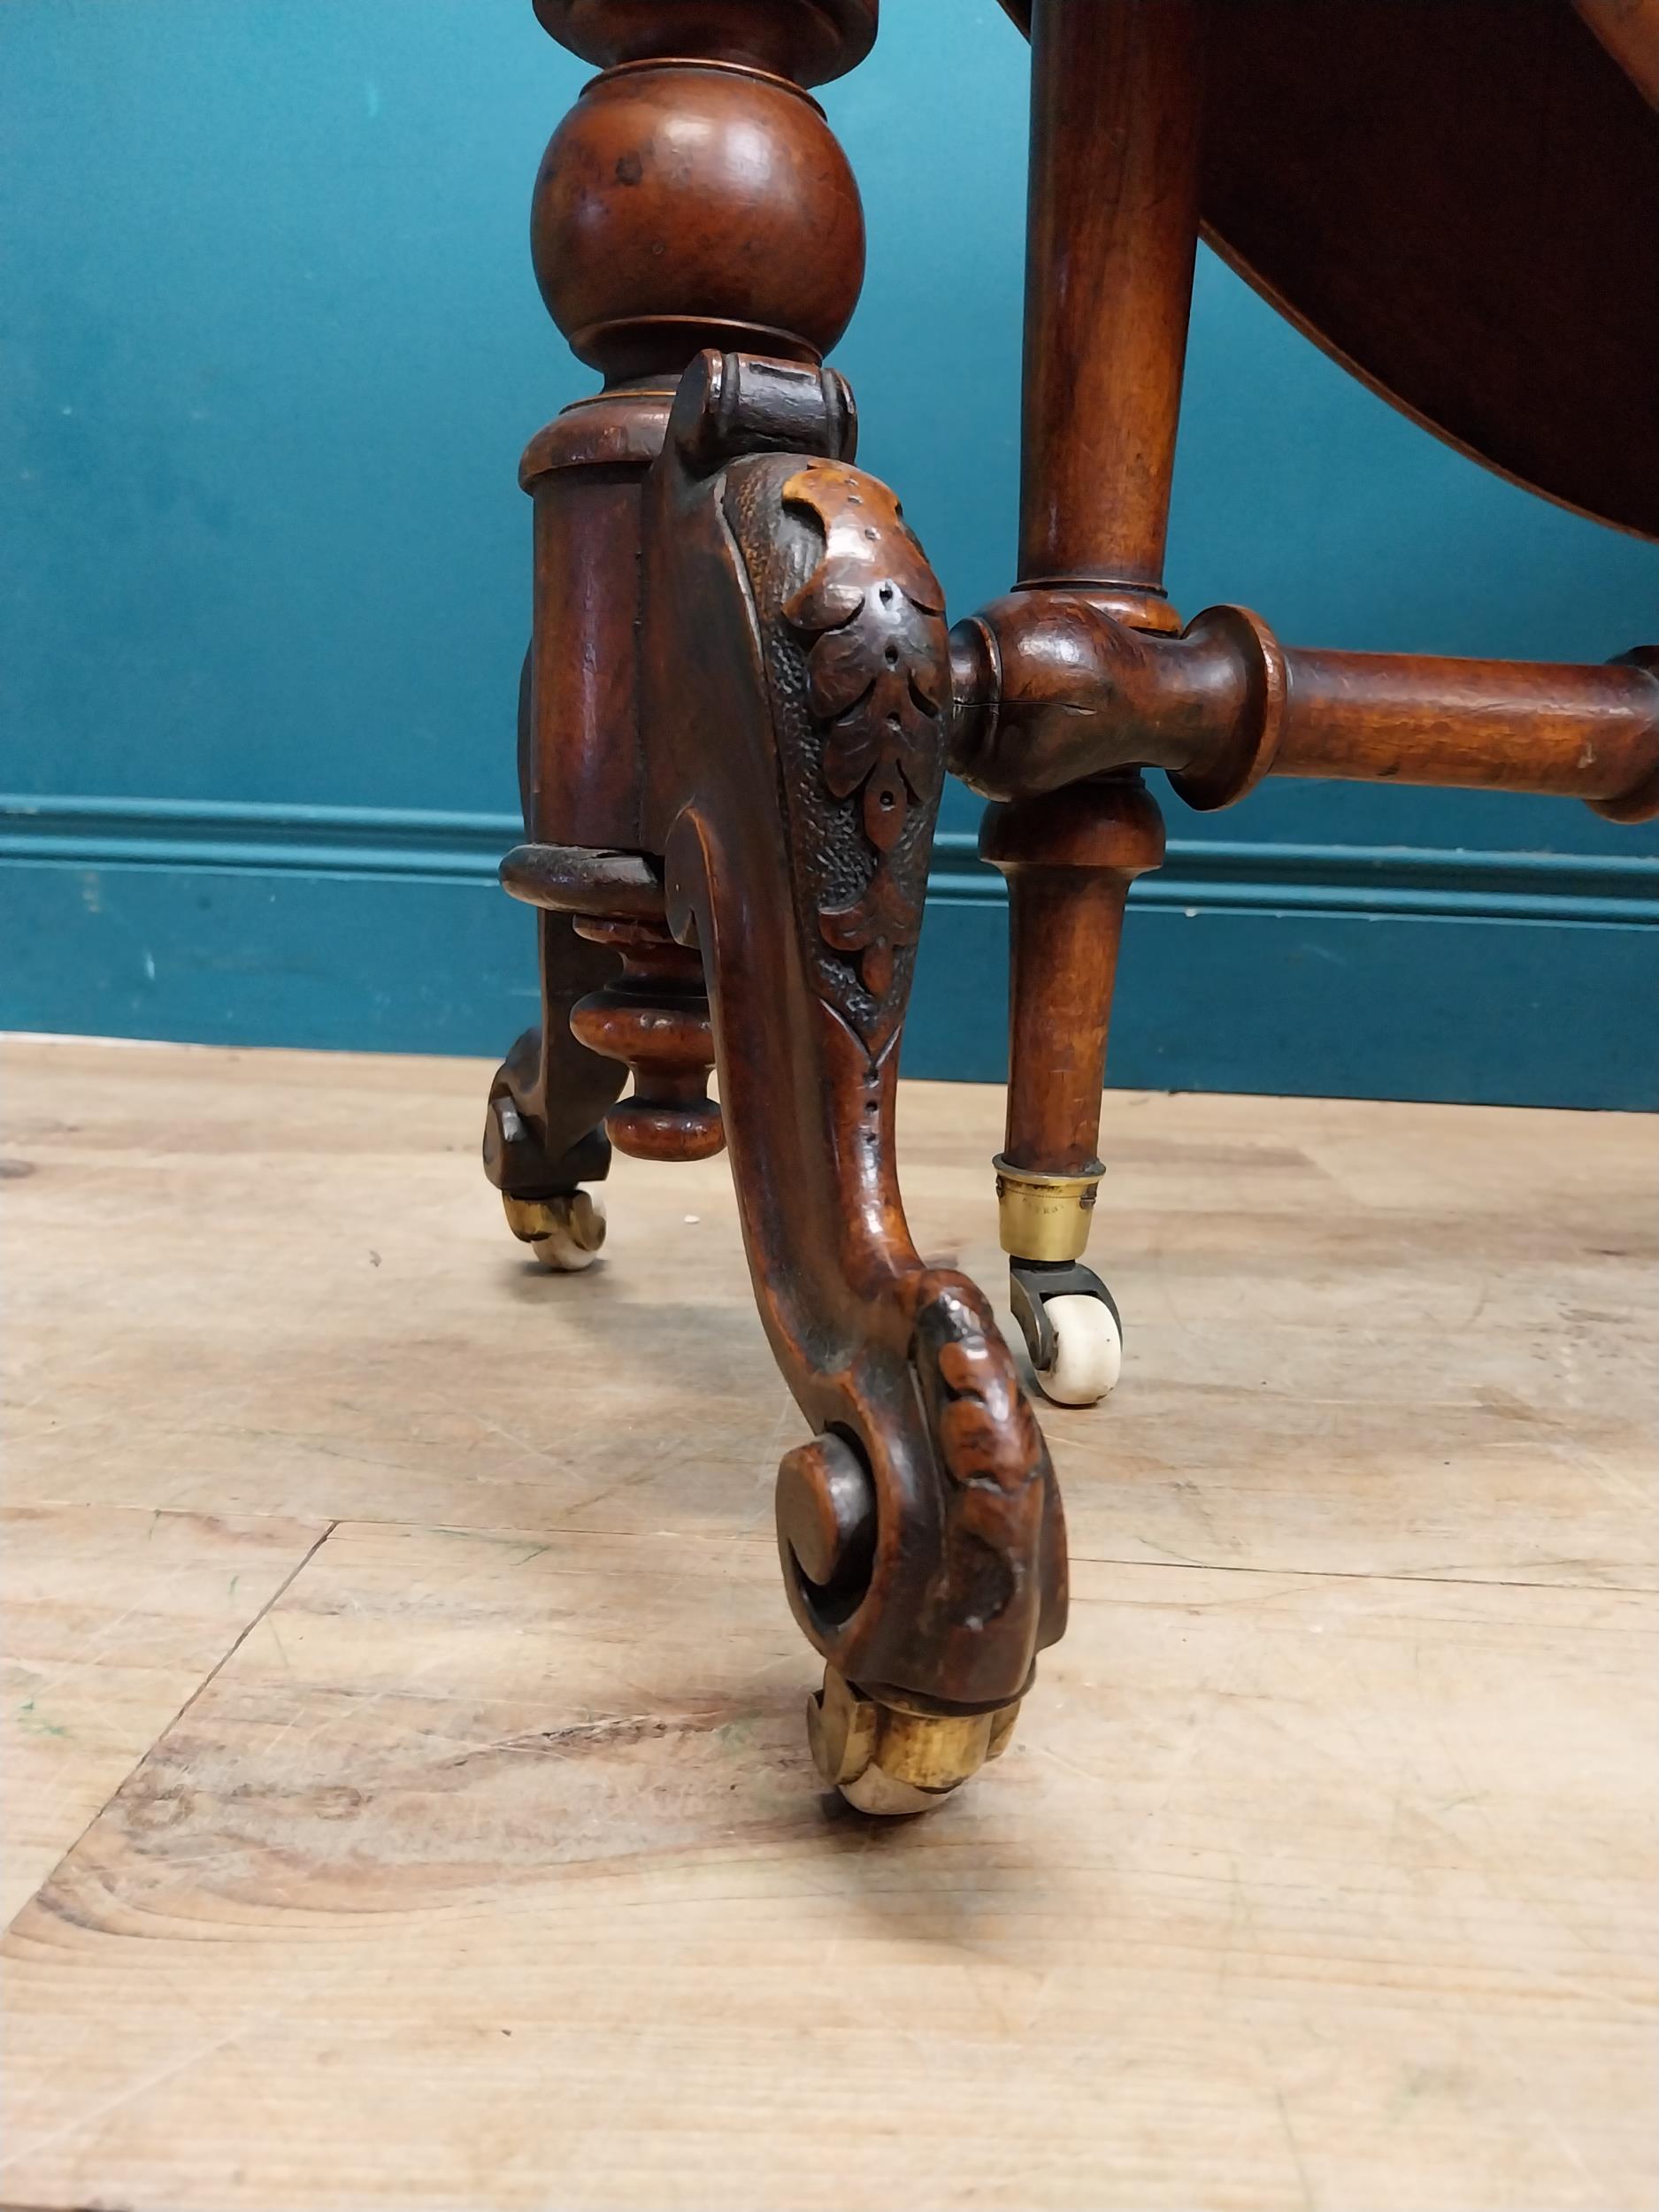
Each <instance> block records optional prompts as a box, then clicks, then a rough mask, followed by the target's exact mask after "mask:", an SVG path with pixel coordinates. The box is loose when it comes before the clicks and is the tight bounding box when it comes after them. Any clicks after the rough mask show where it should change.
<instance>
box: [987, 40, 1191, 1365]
mask: <svg viewBox="0 0 1659 2212" xmlns="http://www.w3.org/2000/svg"><path fill="white" fill-rule="evenodd" d="M1199 37H1200V18H1199V12H1198V10H1197V9H1196V8H1195V7H1194V6H1193V5H1192V4H1190V0H1037V4H1036V7H1035V9H1034V12H1033V23H1032V142H1031V197H1030V203H1029V227H1028V234H1027V242H1026V265H1025V286H1026V289H1025V396H1024V412H1023V425H1022V451H1021V475H1020V545H1019V574H1020V582H1019V585H1018V587H1017V592H1018V591H1024V590H1033V591H1035V590H1041V591H1045V592H1047V591H1053V590H1056V589H1064V590H1065V591H1067V592H1069V593H1071V594H1073V595H1076V596H1078V597H1079V599H1081V600H1082V601H1084V602H1085V603H1087V605H1089V606H1090V607H1091V608H1093V609H1095V610H1097V611H1101V612H1102V613H1104V614H1107V615H1110V617H1112V618H1115V619H1116V620H1117V621H1118V622H1120V623H1122V624H1125V625H1127V626H1130V627H1131V628H1133V629H1136V630H1143V631H1148V632H1151V633H1154V634H1160V635H1162V634H1168V633H1170V632H1171V631H1175V630H1178V629H1179V626H1180V624H1179V616H1178V615H1177V614H1176V613H1175V611H1174V610H1173V608H1171V605H1170V603H1169V602H1168V600H1167V599H1166V598H1165V596H1164V537H1165V533H1166V529H1167V526H1168V520H1169V500H1170V477H1171V469H1172V467H1173V464H1174V457H1175V433H1176V425H1177V421H1178V419H1179V411H1180V390H1181V373H1182V367H1183V364H1184V361H1185V357H1186V349H1187V315H1188V310H1189V306H1190V303H1191V297H1192V281H1193V261H1194V254H1195V252H1196V250H1197V240H1198V125H1199V113H1198V110H1199V96H1200V73H1199ZM981 850H982V852H983V853H984V856H985V857H986V858H987V860H989V861H991V862H992V864H993V865H995V866H998V867H1002V868H1004V869H1005V872H1007V873H1008V876H1009V882H1010V926H1011V933H1012V934H1011V964H1010V1003H1011V1018H1010V1056H1009V1091H1008V1101H1009V1103H1008V1136H1007V1141H1006V1144H1005V1146H1004V1149H1003V1153H1002V1157H1001V1159H999V1161H998V1163H997V1169H998V1184H997V1190H998V1205H999V1210H1000V1214H1001V1219H1002V1243H1003V1247H1004V1249H1005V1250H1006V1251H1007V1252H1008V1253H1009V1255H1010V1292H1011V1295H1012V1301H1013V1305H1014V1310H1015V1314H1016V1316H1017V1317H1018V1320H1019V1322H1020V1325H1021V1327H1022V1328H1023V1330H1024V1331H1025V1340H1026V1343H1027V1345H1028V1347H1029V1348H1030V1351H1031V1356H1032V1360H1033V1364H1034V1365H1035V1367H1036V1370H1037V1373H1038V1377H1039V1379H1040V1380H1041V1383H1042V1386H1043V1387H1044V1389H1045V1390H1046V1391H1047V1392H1048V1394H1049V1395H1050V1396H1052V1397H1055V1398H1057V1399H1059V1400H1060V1401H1061V1402H1063V1403H1066V1404H1071V1405H1087V1404H1092V1403H1093V1402H1094V1401H1095V1400H1097V1399H1099V1398H1102V1397H1104V1396H1105V1395H1106V1394H1107V1393H1108V1392H1109V1391H1110V1389H1111V1387H1112V1386H1113V1384H1114V1383H1115V1382H1116V1381H1117V1379H1118V1366H1119V1362H1120V1358H1121V1348H1122V1332H1121V1325H1120V1322H1119V1318H1118V1307H1117V1303H1116V1302H1115V1301H1114V1299H1113V1298H1112V1296H1111V1294H1110V1291H1109V1290H1108V1289H1107V1288H1106V1286H1105V1285H1104V1284H1103V1283H1102V1281H1101V1280H1100V1279H1099V1278H1098V1277H1097V1276H1095V1275H1094V1274H1093V1273H1091V1272H1090V1271H1089V1270H1088V1269H1087V1268H1085V1267H1082V1266H1081V1265H1080V1260H1081V1256H1082V1250H1083V1240H1085V1239H1086V1238H1087V1233H1088V1225H1089V1221H1090V1218H1091V1210H1092V1208H1093V1205H1094V1192H1095V1186H1096V1184H1097V1182H1098V1180H1099V1177H1100V1173H1101V1168H1100V1163H1099V1161H1098V1159H1097V1158H1096V1156H1095V1154H1096V1148H1097V1145H1098V1142H1099V1128H1100V1115H1101V1084H1102V1071H1103V1067H1104V1062H1105V1049H1106V1025H1107V1018H1108V1014H1109V1011H1110V1003H1111V989H1112V979H1113V975H1114V972H1115V968H1116V964H1117V958H1118V942H1119V938H1120V934H1121V931H1122V926H1123V910H1124V899H1125V895H1126V893H1127V889H1128V886H1129V881H1130V879H1131V878H1132V877H1133V875H1135V874H1136V873H1138V872H1140V871H1141V870H1142V869H1145V868H1148V867H1156V865H1157V864H1158V861H1159V860H1160V859H1161V858H1162V856H1163V832H1162V828H1161V826H1159V825H1158V818H1157V810H1156V807H1155V806H1154V805H1153V803H1152V802H1151V800H1150V799H1148V797H1147V795H1146V794H1145V792H1144V790H1143V789H1142V788H1141V781H1140V778H1139V777H1138V776H1136V775H1134V774H1133V772H1132V773H1131V774H1130V775H1129V776H1128V777H1127V778H1126V779H1124V778H1118V779H1114V780H1102V781H1100V782H1098V783H1094V784H1091V785H1089V786H1087V787H1080V788H1078V789H1076V790H1073V791H1071V792H1068V793H1067V794H1066V795H1065V798H1064V802H1063V803H1061V804H1060V805H1058V806H1054V805H1048V804H1047V803H1044V802H1041V801H1038V802H1036V803H1034V804H1033V805H1032V806H1030V807H1024V808H1019V809H1016V810H1012V811H1007V812H1005V811H1003V810H999V809H995V808H994V809H993V810H992V811H991V813H990V814H989V815H988V816H987V820H986V825H985V831H984V834H983V837H982V841H981Z"/></svg>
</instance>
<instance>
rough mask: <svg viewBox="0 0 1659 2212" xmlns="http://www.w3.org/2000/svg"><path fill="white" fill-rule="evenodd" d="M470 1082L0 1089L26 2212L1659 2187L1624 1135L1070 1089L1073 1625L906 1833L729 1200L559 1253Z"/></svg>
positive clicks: (1030, 2202) (665, 1175)
mask: <svg viewBox="0 0 1659 2212" xmlns="http://www.w3.org/2000/svg"><path fill="white" fill-rule="evenodd" d="M487 1072H488V1071H486V1070H485V1069H484V1068H482V1067H481V1066H479V1065H477V1064H466V1063H462V1062H453V1061H450V1062H441V1061H414V1060H403V1061H397V1060H389V1059H351V1058H344V1057H334V1058H330V1057H321V1056H305V1055H300V1054H286V1053H272V1054H255V1053H224V1052H210V1051H198V1050H190V1049H183V1048H166V1047H134V1048H115V1047H108V1046H96V1045H76V1044H68V1043H64V1044H58V1043H46V1042H35V1043H22V1042H14V1043H12V1044H11V1045H9V1046H8V1047H7V1048H5V1067H4V1109H5V1143H4V1157H0V1234H3V1235H4V1247H3V1263H4V1284H5V1290H6V1297H7V1317H6V1326H5V1331H4V1349H5V1354H6V1358H7V1363H8V1369H9V1392H8V1395H9V1406H10V1410H9V1413H8V1417H7V1454H6V1478H5V1492H4V1508H5V1522H6V1525H5V1527H4V1541H5V1551H4V1562H5V1575H6V1593H5V1597H6V1602H5V1610H4V1648H3V1653H0V1658H3V1663H4V1671H5V1672H4V1679H5V1709H4V1743H3V1744H0V1750H3V1751H4V1761H5V1763H4V1772H3V1774H0V1780H3V1781H4V1801H3V1802H0V1838H3V1839H4V1849H5V1869H4V1892H3V1896H4V1909H5V1911H6V1912H7V1913H8V1914H9V1915H10V1923H9V1926H8V1928H7V1931H6V1933H5V1935H4V1942H3V1943H0V1953H3V1964H4V1993H3V1996H0V2004H3V2007H4V2010H3V2013H0V2018H3V2019H4V2090H5V2096H6V2111H5V2127H4V2136H3V2137H0V2205H4V2206H7V2207H29V2208H45V2207H53V2208H73V2207H88V2206H98V2207H104V2208H113V2207H131V2208H143V2212H147V2208H157V2212H160V2208H167V2212H240V2208H255V2212H304V2208H312V2207H318V2208H320V2207H328V2208H338V2207H354V2206H373V2207H387V2208H403V2207H416V2208H434V2212H435V2208H441V2207H463V2206H465V2207H476V2208H491V2212H493V2208H497V2207H501V2208H507V2207H514V2208H517V2207H524V2208H530V2207H545V2206H551V2205H558V2206H572V2207H575V2206H582V2207H588V2206H593V2207H618V2208H638V2207H642V2206H647V2205H649V2206H653V2207H656V2206H664V2207H669V2206H672V2207H688V2208H689V2207H696V2208H703V2207H714V2206H718V2207H721V2208H731V2212H741V2208H749V2207H752V2208H763V2212H772V2208H795V2207H802V2208H817V2207H824V2208H826V2212H828V2208H834V2212H860V2208H865V2207H869V2208H878V2207H879V2208H886V2207H890V2206H902V2207H905V2208H907V2212H929V2208H944V2207H957V2206H962V2207H973V2208H1003V2207H1006V2208H1030V2207H1044V2208H1046V2207H1068V2208H1072V2207H1074V2208H1079V2212H1082V2208H1088V2212H1099V2208H1108V2207H1124V2208H1163V2207H1169V2208H1192V2207H1217V2208H1233V2207H1239V2208H1244V2207H1261V2208H1274V2212H1278V2208H1283V2207H1286V2206H1317V2207H1321V2208H1333V2212H1393V2208H1408V2207H1409V2208H1422V2212H1463V2208H1471V2212H1472V2208H1487V2207H1490V2208H1494V2212H1498V2208H1502V2212H1517V2208H1522V2207H1525V2208H1527V2212H1546V2208H1556V2207H1576V2208H1583V2212H1625V2208H1630V2212H1635V2208H1638V2207H1647V2206H1648V2205H1650V2204H1651V2202H1652V2200H1653V2197H1654V2193H1655V2181H1656V2178H1659V2177H1656V2176H1655V2143H1656V2142H1659V2129H1656V2128H1655V2120H1656V2119H1659V2114H1656V2113H1655V2078H1654V2069H1653V2055H1654V2028H1655V1988H1654V1970H1653V1969H1654V1955H1655V1954H1654V1935H1655V1928H1654V1904H1655V1756H1654V1755H1655V1747H1656V1737H1659V1720H1656V1717H1655V1625H1656V1624H1659V1606H1656V1604H1655V1517H1654V1481H1653V1476H1654V1439H1653V1434H1652V1413H1653V1403H1652V1399H1653V1390H1652V1383H1653V1373H1654V1357H1653V1355H1654V1339H1655V1315H1654V1305H1655V1272H1654V1266H1653V1260H1654V1252H1653V1230H1654V1167H1655V1139H1654V1128H1653V1125H1652V1124H1651V1123H1648V1122H1646V1121H1643V1120H1640V1119H1638V1118H1629V1117H1614V1116H1584V1115H1570V1114H1546V1113H1509V1112H1498V1111H1493V1110H1471V1109H1453V1108H1438V1107H1437V1108H1429V1107H1410V1106H1379V1105H1366V1104H1352V1103H1344V1102H1296V1101H1284V1100H1272V1099H1227V1098H1192V1097H1177V1098H1164V1097H1154V1096H1144V1095H1136V1094H1115V1095H1114V1096H1112V1097H1111V1098H1110V1100H1109V1102H1108V1105H1109V1116H1108V1131H1109V1145H1108V1149H1109V1153H1110V1157H1111V1160H1112V1163H1113V1172H1112V1174H1111V1175H1110V1179H1109V1181H1108V1185H1107V1189H1106V1193H1105V1194H1104V1196H1103V1199H1102V1229H1101V1230H1099V1231H1097V1233H1096V1236H1097V1241H1099V1242H1101V1243H1102V1245H1103V1246H1104V1247H1106V1248H1110V1251H1111V1253H1112V1256H1113V1257H1112V1264H1111V1266H1110V1276H1111V1279H1112V1281H1113V1283H1114V1286H1115V1287H1116V1288H1117V1290H1118V1294H1119V1296H1120V1300H1121V1302H1122V1303H1123V1306H1124V1309H1125V1317H1126V1325H1127V1329H1128V1355H1127V1360H1126V1364H1125V1377H1124V1381H1123V1384H1122V1386H1121V1388H1120V1392H1119V1395H1118V1398H1117V1399H1116V1400H1115V1401H1114V1402H1113V1403H1112V1404H1111V1405H1110V1407H1108V1408H1105V1409H1100V1410H1099V1411H1096V1412H1092V1413H1075V1412H1061V1411H1057V1410H1054V1411H1050V1412H1048V1413H1047V1414H1045V1416H1044V1419H1045V1425H1046V1427H1047V1429H1048V1434H1049V1436H1050V1439H1051V1441H1052V1443H1053V1445H1054V1448H1055V1454H1056V1461H1057V1463H1058V1466H1059V1470H1060V1475H1061V1480H1062V1483H1063V1486H1064V1491H1065V1495H1066V1501H1067V1509H1068V1518H1069V1523H1070V1526H1071V1540H1072V1554H1073V1560H1074V1588H1075V1601H1074V1609H1073V1619H1072V1626H1071V1633H1070V1635H1069V1636H1068V1638H1067V1640H1066V1641H1065V1642H1064V1645H1062V1646H1061V1647H1059V1649H1058V1650H1057V1651H1056V1652H1055V1653H1053V1654H1051V1655H1048V1657H1046V1658H1045V1660H1044V1662H1043V1668H1042V1676H1041V1684H1040V1687H1039V1691H1038V1694H1036V1695H1034V1696H1033V1699H1032V1700H1031V1701H1030V1703H1029V1704H1028V1706H1027V1708H1026V1710H1025V1715H1024V1716H1023V1717H1022V1721H1021V1726H1020V1731H1019V1733H1018V1737H1017V1739H1016V1743H1015V1747H1014V1748H1013V1749H1012V1750H1011V1751H1010V1754H1009V1755H1008V1756H1007V1757H1006V1758H1005V1759H1004V1760H1003V1761H1002V1763H1000V1764H999V1765H998V1766H997V1767H996V1768H995V1769H994V1770H990V1771H989V1772H987V1774H986V1775H985V1776H983V1777H982V1778H980V1780H979V1783H978V1784H976V1785H975V1786H974V1787H973V1788H972V1789H971V1790H970V1791H968V1792H965V1793H964V1794H963V1795H962V1797H961V1798H959V1799H958V1800H956V1801H953V1802H952V1803H951V1804H950V1805H949V1807H948V1808H947V1809H944V1810H942V1811H941V1812H939V1813H936V1814H933V1815H931V1816H928V1817H927V1818H926V1819H925V1820H922V1821H918V1822H914V1823H908V1824H895V1825H892V1826H889V1827H886V1828H882V1827H878V1826H872V1825H871V1824H866V1823H864V1821H863V1820H861V1819H860V1818H859V1817H858V1816H855V1815H851V1814H848V1813H845V1812H843V1811H841V1810H839V1809H837V1808H836V1807H835V1805H834V1804H833V1803H830V1802H826V1801H825V1800H823V1799H822V1798H820V1797H819V1795H818V1793H816V1791H815V1789H814V1787H813V1786H812V1782H811V1779H810V1772H809V1769H808V1767H807V1764H806V1759H805V1751H804V1746H803V1737H802V1730H801V1724H800V1709H801V1704H802V1701H803V1693H804V1691H805V1690H806V1688H807V1686H808V1685H809V1683H810V1680H811V1679H812V1674H813V1670H812V1665H811V1661H810V1655H809V1654H808V1652H807V1650H806V1648H805V1647H804V1646H803V1643H802V1642H801V1640H800V1639H799V1637H798V1635H797V1634H796V1632H795V1629H794V1627H793V1625H792V1624H791V1623H790V1622H789V1620H788V1617H787V1612H786V1609H785V1607H784V1603H783V1600H782V1596H781V1594H780V1590H779V1588H778V1586H777V1575H776V1564H775V1559H774V1556H773V1553H772V1539H771V1533H770V1515H771V1489H772V1476H773V1472H774V1471H775V1468H776V1465H777V1461H778V1457H779V1455H780V1451H781V1450H782V1449H783V1448H785V1447H786V1446H787V1443H788V1442H790V1441H791V1440H794V1439H795V1438H796V1437H797V1436H798V1435H799V1434H800V1433H801V1425H800V1423H799V1421H798V1418H797V1417H796V1415H795V1411H794V1409H793V1408H792V1407H791V1405H790V1403H789V1402H788V1400H787V1396H786V1394H785V1393H784V1392H783V1390H782V1388H781V1387H780V1385H779V1383H778V1381H777V1379H776V1378H775V1375H774V1373H773V1371H772V1366H771V1363H770V1361H769V1359H768V1357H767V1355H766V1352H765V1348H764V1343H763V1341H762V1339H761V1335H760V1331H759V1327H758V1325H757V1322H756V1320H755V1318H754V1316H753V1313H752V1310H751V1308H750V1306H749V1300H748V1294H747V1288H746V1285H745V1279H744V1275H743V1269H742V1263H741V1256H740V1254H739V1250H738V1244H737V1237H736V1230H735V1224H734V1218H733V1203H732V1197H731V1193H730V1189H729V1187H728V1182H727V1178H726V1168H725V1164H724V1163H723V1162H719V1161H715V1162H710V1163H708V1164H704V1165H703V1166H699V1167H694V1168H687V1169H665V1168H655V1169H653V1168H645V1167H641V1166H637V1165H635V1164H632V1163H628V1162H619V1163H618V1170H617V1172H616V1174H615V1176H614V1178H613V1179H612V1183H611V1221H612V1234H611V1245H610V1248H609V1251H608V1256H607V1259H606V1262H605V1263H604V1264H603V1266H602V1267H601V1268H600V1269H598V1270H596V1271H595V1272H594V1273H593V1274H592V1275H590V1276H588V1277H587V1278H581V1279H554V1278H548V1277H543V1276H541V1275H539V1274H537V1273H535V1272H534V1271H533V1270H531V1269H530V1268H529V1267H527V1266H526V1264H525V1263H524V1262H523V1261H522V1260H521V1258H520V1256H519V1255H518V1248H516V1247H515V1246H513V1244H512V1243H511V1240H509V1239H508V1238H507V1237H506V1235H505V1233H504V1231H503V1227H502V1225H501V1222H500V1218H499V1212H498V1210H497V1208H496V1204H495V1199H494V1196H493V1194H491V1193H490V1192H489V1191H488V1188H487V1187H485V1186H484V1184H483V1182H482V1179H481V1177H480V1172H479V1170H478V1167H477V1164H476V1157H475V1148H476V1138H477V1129H478V1124H479V1122H480V1107H481V1100H482V1097H483V1091H484V1085H485V1080H486V1076H487ZM999 1115H1000V1101H999V1098H998V1096H997V1094H994V1093H992V1092H990V1091H988V1090H980V1089H971V1088H965V1087H961V1088H958V1087H944V1086H937V1085H916V1086H913V1087H910V1089H909V1091H908V1094H907V1097H906V1100H905V1104H904V1111H903V1117H902V1140H903V1145H904V1156H905V1163H906V1186H907V1191H908V1193H909V1195H910V1204H911V1213H912V1218H913V1222H914V1225H915V1227H916V1230H917V1233H918V1240H919V1241H920V1243H921V1245H922V1247H923V1248H924V1250H925V1251H926V1253H927V1254H928V1255H929V1256H945V1255H948V1254H949V1255H952V1256H956V1257H959V1258H960V1259H961V1261H962V1262H963V1263H964V1264H965V1265H966V1266H967V1267H968V1268H969V1269H970V1270H971V1271H972V1272H974V1273H976V1274H977V1275H979V1278H980V1279H981V1280H982V1281H984V1282H985V1283H986V1284H987V1286H994V1285H997V1284H999V1283H1000V1279H1001V1267H1000V1263H999V1262H998V1260H997V1257H996V1255H995V1219H994V1215H993V1211H992V1203H991V1197H990V1192H989V1187H988V1175H987V1169H986V1165H985V1163H986V1161H987V1157H988V1155H989V1154H990V1153H991V1151H992V1150H993V1149H995V1141H996V1139H997V1135H998V1122H999Z"/></svg>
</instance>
